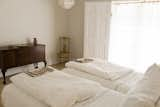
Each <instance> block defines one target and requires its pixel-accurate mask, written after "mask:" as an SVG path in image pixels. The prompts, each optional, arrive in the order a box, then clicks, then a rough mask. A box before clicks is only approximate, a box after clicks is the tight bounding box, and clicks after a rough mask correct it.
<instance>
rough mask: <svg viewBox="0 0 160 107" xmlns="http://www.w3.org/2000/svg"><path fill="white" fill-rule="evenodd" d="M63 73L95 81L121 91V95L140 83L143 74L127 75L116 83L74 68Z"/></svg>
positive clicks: (64, 70) (133, 73)
mask: <svg viewBox="0 0 160 107" xmlns="http://www.w3.org/2000/svg"><path fill="white" fill-rule="evenodd" d="M62 72H66V73H69V74H71V75H75V76H79V77H82V78H86V79H89V80H93V81H96V82H99V83H101V85H102V86H104V87H107V88H110V89H113V90H116V91H119V92H121V93H127V92H128V91H129V90H130V89H131V88H132V87H134V85H135V84H136V83H137V81H139V80H140V79H141V78H142V77H143V74H140V73H137V72H131V73H129V74H128V75H125V76H123V77H121V78H119V79H117V80H115V81H113V80H107V79H104V78H100V77H98V76H95V75H91V74H89V73H86V72H83V71H79V70H75V69H72V68H64V69H63V70H62Z"/></svg>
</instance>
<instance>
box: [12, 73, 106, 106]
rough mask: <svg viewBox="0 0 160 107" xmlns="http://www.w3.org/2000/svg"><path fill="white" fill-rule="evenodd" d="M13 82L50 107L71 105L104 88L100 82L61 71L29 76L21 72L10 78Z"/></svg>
mask: <svg viewBox="0 0 160 107" xmlns="http://www.w3.org/2000/svg"><path fill="white" fill-rule="evenodd" d="M11 81H12V82H13V84H14V85H15V86H16V87H17V88H19V89H21V90H23V91H24V92H25V93H27V94H29V95H30V96H32V97H33V98H35V99H38V100H39V101H41V102H43V103H44V104H47V105H49V106H51V107H71V106H72V105H73V104H75V103H77V102H81V101H84V100H86V99H89V98H92V97H94V96H95V95H96V94H97V93H99V92H101V91H102V90H104V88H103V87H101V85H100V84H98V83H96V82H93V81H90V80H86V79H82V78H79V77H76V76H72V75H69V74H66V73H63V72H61V71H54V72H51V73H46V74H45V75H42V76H39V77H34V78H33V77H29V76H28V75H26V74H24V73H22V74H19V75H17V76H14V77H12V78H11Z"/></svg>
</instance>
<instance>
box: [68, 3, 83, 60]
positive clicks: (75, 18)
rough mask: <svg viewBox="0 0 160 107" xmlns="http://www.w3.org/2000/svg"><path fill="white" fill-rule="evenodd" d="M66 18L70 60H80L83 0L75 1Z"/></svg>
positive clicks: (81, 53) (81, 54)
mask: <svg viewBox="0 0 160 107" xmlns="http://www.w3.org/2000/svg"><path fill="white" fill-rule="evenodd" d="M68 17H69V21H68V23H69V24H68V25H69V29H68V34H69V36H70V37H71V53H72V59H75V58H80V57H82V56H83V35H84V0H76V5H75V6H74V7H73V8H72V9H71V10H69V12H68Z"/></svg>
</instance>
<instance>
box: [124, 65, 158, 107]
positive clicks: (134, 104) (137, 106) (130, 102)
mask: <svg viewBox="0 0 160 107" xmlns="http://www.w3.org/2000/svg"><path fill="white" fill-rule="evenodd" d="M159 99H160V68H159V66H157V65H156V64H154V65H152V66H151V67H149V68H148V70H147V71H146V73H145V74H144V77H143V78H142V80H140V81H139V82H138V83H137V84H136V86H135V87H134V88H133V89H132V90H131V91H130V92H129V93H128V95H127V98H126V100H125V101H124V102H123V104H122V107H155V106H156V105H157V104H158V103H159Z"/></svg>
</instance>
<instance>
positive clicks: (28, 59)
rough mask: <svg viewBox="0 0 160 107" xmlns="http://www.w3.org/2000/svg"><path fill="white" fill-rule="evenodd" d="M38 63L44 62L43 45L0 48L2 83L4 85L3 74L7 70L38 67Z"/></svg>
mask: <svg viewBox="0 0 160 107" xmlns="http://www.w3.org/2000/svg"><path fill="white" fill-rule="evenodd" d="M38 62H44V64H45V66H46V64H47V62H46V59H45V45H43V44H37V45H27V44H24V45H15V46H4V47H0V68H1V72H2V74H3V78H4V81H3V83H4V84H5V83H6V78H5V73H6V71H7V69H10V68H13V67H19V66H24V65H27V64H34V65H35V67H36V68H37V67H38Z"/></svg>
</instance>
